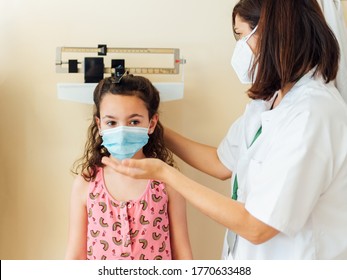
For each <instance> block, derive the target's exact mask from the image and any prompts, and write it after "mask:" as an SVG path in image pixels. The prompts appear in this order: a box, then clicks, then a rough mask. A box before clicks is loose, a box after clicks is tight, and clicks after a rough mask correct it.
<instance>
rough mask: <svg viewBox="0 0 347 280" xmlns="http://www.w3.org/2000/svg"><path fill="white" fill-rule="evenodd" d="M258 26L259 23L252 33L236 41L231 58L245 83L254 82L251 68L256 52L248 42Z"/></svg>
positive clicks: (232, 64) (233, 65)
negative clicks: (250, 71) (254, 52)
mask: <svg viewBox="0 0 347 280" xmlns="http://www.w3.org/2000/svg"><path fill="white" fill-rule="evenodd" d="M257 27H258V25H257V26H256V27H255V28H254V29H253V30H252V32H251V33H250V34H248V35H247V36H245V37H243V38H241V39H240V40H238V41H237V42H236V45H235V49H234V53H233V56H232V58H231V66H232V67H233V68H234V70H235V72H236V74H237V77H238V78H239V79H240V81H241V83H243V84H251V83H252V82H253V81H252V78H251V77H250V73H249V69H250V67H251V66H252V63H253V59H254V54H253V51H252V49H251V47H250V46H249V45H248V44H247V41H248V39H249V38H250V37H251V36H252V35H253V34H254V32H255V31H256V30H257ZM254 78H255V77H254Z"/></svg>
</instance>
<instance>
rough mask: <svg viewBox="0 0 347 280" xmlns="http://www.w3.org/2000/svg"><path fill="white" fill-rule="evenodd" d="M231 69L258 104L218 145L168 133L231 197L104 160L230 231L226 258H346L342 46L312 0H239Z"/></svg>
mask: <svg viewBox="0 0 347 280" xmlns="http://www.w3.org/2000/svg"><path fill="white" fill-rule="evenodd" d="M233 25H234V26H233V28H234V32H235V35H236V37H237V39H238V41H237V44H236V47H235V50H234V54H233V58H232V66H233V68H234V69H235V71H236V73H237V75H238V77H239V78H240V80H241V82H244V83H246V82H252V84H251V86H250V88H249V90H248V95H249V97H250V98H251V99H253V100H252V101H251V102H250V103H249V104H248V105H247V107H246V110H245V112H244V114H243V115H242V116H241V117H240V118H239V119H238V120H237V121H236V122H235V123H234V124H233V125H232V126H231V128H230V130H229V132H228V134H227V135H226V137H225V138H224V139H223V141H222V142H221V144H220V145H219V147H218V148H214V147H210V146H206V145H203V144H200V143H197V142H194V141H192V140H189V139H187V138H185V137H183V136H181V135H179V134H177V133H175V132H173V131H171V130H166V134H165V137H166V140H167V144H168V146H169V147H170V149H171V150H172V151H173V152H174V153H175V154H176V155H178V156H179V157H181V158H182V159H183V160H185V161H186V162H187V163H189V164H190V165H192V166H194V167H195V168H197V169H199V170H201V171H203V172H206V173H208V174H210V175H212V176H215V177H217V178H221V179H227V178H230V176H232V180H231V181H232V188H233V189H232V192H233V197H232V198H229V197H225V196H223V195H221V194H219V193H217V192H214V191H212V190H210V189H209V188H207V187H205V186H203V185H201V184H199V183H197V182H195V181H193V180H191V179H189V178H187V177H186V176H184V175H183V174H182V173H180V172H179V171H177V170H176V169H174V168H172V167H170V166H168V165H166V164H165V163H163V162H161V161H160V160H156V159H145V160H133V159H127V160H123V161H122V162H118V161H117V160H115V159H113V158H103V163H104V164H106V165H109V166H111V167H112V168H113V169H114V170H115V171H117V172H121V173H123V174H127V175H129V176H132V177H134V178H157V179H159V180H162V181H165V182H166V183H167V184H168V185H170V186H171V187H173V188H175V189H176V190H177V191H178V192H180V193H181V194H182V195H183V196H184V197H185V198H186V199H187V200H188V201H189V202H190V203H191V204H192V205H193V206H195V207H196V208H198V209H199V210H200V211H202V212H203V213H205V214H206V215H207V216H209V217H211V218H212V219H214V220H215V221H217V222H219V223H220V224H222V225H224V226H225V227H227V228H228V233H227V238H226V244H227V246H226V249H225V251H224V258H227V259H347V238H346V236H347V203H346V201H347V144H346V143H347V107H346V104H345V103H344V102H343V100H342V98H341V96H340V94H339V92H338V91H337V89H336V88H335V87H334V85H333V81H334V79H335V77H336V74H337V70H338V59H339V47H338V43H337V40H336V38H335V37H334V35H333V33H332V32H331V30H330V29H329V27H328V25H327V23H326V21H325V19H324V16H323V14H322V12H321V9H320V7H319V5H318V4H317V1H316V0H291V1H288V0H241V1H239V2H238V4H237V5H236V6H235V8H234V11H233Z"/></svg>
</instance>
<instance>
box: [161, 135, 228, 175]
mask: <svg viewBox="0 0 347 280" xmlns="http://www.w3.org/2000/svg"><path fill="white" fill-rule="evenodd" d="M164 137H165V144H166V146H167V147H168V148H169V149H170V150H171V151H172V152H173V153H174V154H175V155H176V156H178V157H179V158H180V159H182V160H183V161H184V162H186V163H188V164H189V165H191V166H192V167H194V168H196V169H198V170H200V171H202V172H204V173H206V174H209V175H211V176H213V177H216V178H219V179H222V180H225V179H228V178H230V177H231V172H230V170H228V169H227V168H226V167H225V166H224V165H223V164H222V163H221V162H220V160H219V158H218V155H217V149H216V148H215V147H212V146H208V145H205V144H201V143H198V142H195V141H193V140H190V139H188V138H186V137H183V136H182V135H180V134H178V133H177V132H175V131H173V130H171V129H169V128H165V134H164Z"/></svg>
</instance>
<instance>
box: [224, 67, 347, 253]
mask: <svg viewBox="0 0 347 280" xmlns="http://www.w3.org/2000/svg"><path fill="white" fill-rule="evenodd" d="M312 73H313V72H312V71H311V72H310V73H308V74H307V75H305V76H304V77H303V78H301V79H300V80H299V81H298V82H297V83H296V84H295V85H294V87H293V88H292V89H291V90H290V91H289V92H288V93H287V94H286V95H285V97H284V98H283V100H282V101H281V103H280V104H279V106H277V107H276V108H275V109H273V110H269V108H270V106H271V102H272V101H270V102H265V101H260V100H254V101H251V102H250V104H248V106H247V108H246V111H245V113H244V115H243V116H242V117H241V118H240V119H239V120H238V121H236V123H235V124H234V125H233V126H232V127H231V128H230V130H229V132H228V134H227V135H226V137H225V138H224V139H223V141H222V142H221V144H220V145H219V147H218V150H217V151H218V156H219V158H220V160H221V162H222V163H223V164H224V165H225V166H226V167H227V168H228V169H230V170H231V171H232V172H233V178H232V182H233V180H234V176H235V174H237V177H238V185H239V189H238V201H240V202H242V203H244V204H245V207H246V209H247V210H248V211H249V212H250V213H251V214H252V215H253V216H254V217H256V218H257V219H259V220H261V221H263V222H264V223H266V224H268V225H270V226H272V227H274V228H276V229H277V230H279V231H280V233H279V234H277V235H276V236H275V237H273V238H272V239H270V240H268V241H267V242H265V243H263V244H260V245H254V244H252V243H250V242H249V241H247V240H246V239H244V238H242V237H240V236H238V237H237V240H236V243H235V248H234V251H233V253H232V254H229V255H228V254H227V253H226V251H225V250H224V253H225V255H224V256H223V258H225V259H347V238H346V236H347V203H346V201H347V144H346V143H347V105H346V104H345V102H344V101H343V100H342V98H341V96H340V94H339V92H338V91H337V90H336V88H335V86H333V85H332V84H325V83H324V81H323V80H322V79H321V78H312V77H311V75H312ZM260 125H262V133H261V135H260V136H259V137H258V139H257V140H256V141H255V142H254V143H253V144H252V146H250V143H251V141H252V139H253V137H254V134H255V133H256V131H257V130H258V128H259V126H260ZM249 146H250V147H249ZM248 147H249V148H248ZM230 216H231V217H232V213H230ZM224 247H226V246H224Z"/></svg>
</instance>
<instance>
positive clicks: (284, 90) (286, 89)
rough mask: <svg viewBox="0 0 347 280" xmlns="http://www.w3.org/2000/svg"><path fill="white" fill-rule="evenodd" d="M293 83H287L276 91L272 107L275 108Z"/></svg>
mask: <svg viewBox="0 0 347 280" xmlns="http://www.w3.org/2000/svg"><path fill="white" fill-rule="evenodd" d="M294 84H295V83H288V84H286V85H285V86H284V87H283V88H282V89H280V90H279V91H278V93H277V97H276V98H275V101H274V103H273V105H272V108H276V107H277V106H278V105H279V104H280V103H281V101H282V99H283V98H284V96H285V95H286V94H287V93H288V92H289V91H290V90H291V89H292V87H293V86H294Z"/></svg>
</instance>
